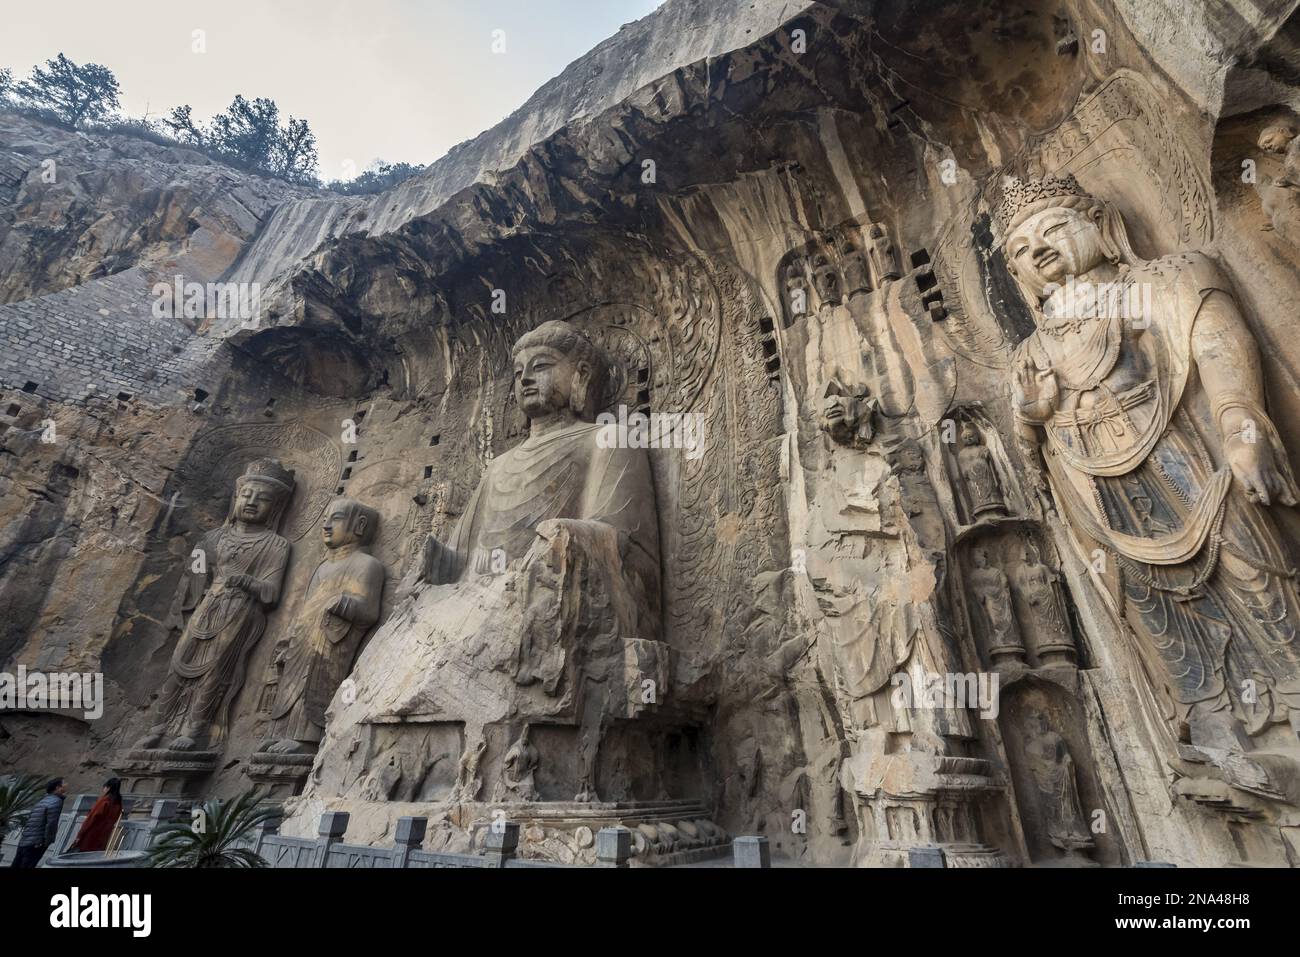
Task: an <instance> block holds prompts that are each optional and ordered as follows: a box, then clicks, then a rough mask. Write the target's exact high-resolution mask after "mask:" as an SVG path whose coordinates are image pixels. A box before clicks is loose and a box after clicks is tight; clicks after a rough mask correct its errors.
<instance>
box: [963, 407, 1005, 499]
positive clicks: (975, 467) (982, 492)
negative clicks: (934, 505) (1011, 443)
mask: <svg viewBox="0 0 1300 957" xmlns="http://www.w3.org/2000/svg"><path fill="white" fill-rule="evenodd" d="M957 467H958V468H959V469H960V470H961V477H962V480H963V482H964V483H965V486H966V497H967V498H968V499H969V501H970V508H971V516H972V518H979V516H981V515H983V514H984V513H985V512H992V513H994V514H1006V511H1007V503H1006V500H1005V499H1004V498H1003V497H1002V485H1001V483H999V482H998V471H997V468H996V467H995V466H994V465H993V453H992V452H990V451H989V447H988V446H987V445H985V444H984V440H983V438H982V437H981V436H980V431H979V429H977V428H976V427H975V424H974V423H973V422H966V423H964V424H963V425H962V427H961V449H960V450H958V452H957Z"/></svg>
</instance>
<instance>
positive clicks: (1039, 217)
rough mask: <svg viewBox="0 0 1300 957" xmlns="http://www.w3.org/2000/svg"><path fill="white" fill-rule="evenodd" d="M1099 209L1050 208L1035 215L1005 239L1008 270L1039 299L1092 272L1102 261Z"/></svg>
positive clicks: (1104, 256)
mask: <svg viewBox="0 0 1300 957" xmlns="http://www.w3.org/2000/svg"><path fill="white" fill-rule="evenodd" d="M1100 222H1101V209H1100V208H1098V209H1096V210H1093V211H1091V212H1088V211H1083V210H1077V209H1066V208H1065V207H1060V206H1057V207H1052V208H1050V209H1044V210H1041V211H1040V212H1037V213H1035V214H1034V215H1032V216H1030V217H1029V218H1028V219H1026V220H1025V221H1024V222H1023V223H1021V224H1020V225H1019V226H1017V227H1016V228H1015V230H1014V231H1012V233H1011V235H1010V236H1008V237H1007V242H1006V255H1007V265H1008V268H1010V270H1011V271H1012V272H1013V273H1014V274H1015V275H1016V277H1017V278H1018V279H1019V280H1020V281H1021V282H1022V283H1024V284H1025V285H1026V286H1027V287H1028V288H1029V289H1031V290H1032V291H1033V292H1034V293H1035V294H1036V295H1037V296H1038V297H1039V298H1040V299H1041V298H1045V297H1046V295H1047V293H1048V292H1049V291H1050V289H1049V286H1061V285H1064V284H1065V281H1066V279H1067V278H1068V277H1070V276H1074V277H1075V278H1076V279H1077V278H1079V277H1081V276H1083V275H1084V274H1085V273H1087V272H1089V271H1090V270H1092V269H1095V268H1096V267H1097V266H1098V265H1099V264H1100V263H1101V262H1102V261H1103V260H1104V259H1105V258H1106V255H1105V249H1104V244H1103V241H1102V236H1101V227H1100Z"/></svg>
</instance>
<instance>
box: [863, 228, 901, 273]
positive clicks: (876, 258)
mask: <svg viewBox="0 0 1300 957" xmlns="http://www.w3.org/2000/svg"><path fill="white" fill-rule="evenodd" d="M867 241H868V242H869V243H870V245H869V247H868V248H867V258H868V259H869V260H870V261H871V279H872V283H871V284H872V286H874V287H875V288H876V289H879V288H880V287H881V286H883V285H884V284H885V283H886V282H888V281H889V280H891V279H897V278H898V277H899V276H900V275H901V273H899V271H898V256H897V254H896V253H895V252H894V244H893V243H892V242H891V241H890V239H889V237H888V236H886V235H885V230H884V228H883V227H882V226H881V225H880V224H879V223H876V224H873V225H872V227H871V232H870V234H869V235H868V237H867Z"/></svg>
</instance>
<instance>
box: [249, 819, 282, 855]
mask: <svg viewBox="0 0 1300 957" xmlns="http://www.w3.org/2000/svg"><path fill="white" fill-rule="evenodd" d="M283 820H284V812H283V811H280V810H277V811H276V813H275V815H274V816H273V817H268V818H267V819H266V820H264V821H261V822H259V823H258V825H257V830H256V836H255V837H254V838H253V853H254V854H256V855H257V856H258V857H261V856H262V844H263V842H264V841H265V840H266V839H267V838H268V837H270V836H271V835H272V834H279V833H280V822H281V821H283Z"/></svg>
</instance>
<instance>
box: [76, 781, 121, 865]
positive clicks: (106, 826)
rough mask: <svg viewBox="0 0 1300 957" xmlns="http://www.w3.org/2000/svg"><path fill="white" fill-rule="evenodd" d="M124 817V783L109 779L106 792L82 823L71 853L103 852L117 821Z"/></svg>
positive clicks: (105, 786) (105, 785) (101, 795)
mask: <svg viewBox="0 0 1300 957" xmlns="http://www.w3.org/2000/svg"><path fill="white" fill-rule="evenodd" d="M121 816H122V782H121V781H120V780H119V779H118V778H109V779H108V780H107V781H105V782H104V791H103V793H102V794H100V796H99V800H98V801H96V802H95V806H94V807H92V808H91V809H90V813H89V814H87V815H86V819H85V820H84V821H82V822H81V830H79V831H77V836H76V838H75V839H74V840H73V842H72V844H71V845H70V846H69V847H68V850H70V851H102V850H104V849H105V848H107V847H108V838H109V835H110V834H112V833H113V827H114V825H116V824H117V819H118V818H119V817H121Z"/></svg>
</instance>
